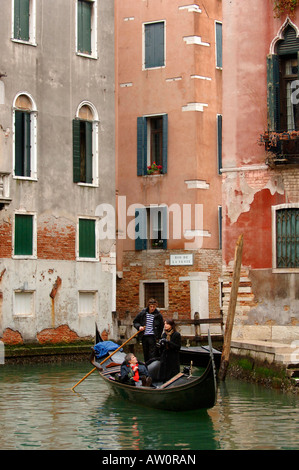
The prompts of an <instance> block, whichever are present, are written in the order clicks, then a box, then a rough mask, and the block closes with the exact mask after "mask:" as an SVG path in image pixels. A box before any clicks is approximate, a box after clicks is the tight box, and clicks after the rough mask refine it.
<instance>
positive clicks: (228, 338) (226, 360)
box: [218, 235, 243, 381]
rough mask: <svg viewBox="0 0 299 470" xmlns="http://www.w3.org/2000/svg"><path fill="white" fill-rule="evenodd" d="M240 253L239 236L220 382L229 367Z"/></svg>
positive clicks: (241, 244)
mask: <svg viewBox="0 0 299 470" xmlns="http://www.w3.org/2000/svg"><path fill="white" fill-rule="evenodd" d="M242 251H243V235H240V236H239V238H238V241H237V244H236V248H235V259H234V272H233V279H232V287H231V293H230V300H229V306H228V313H227V319H226V325H225V331H224V338H223V349H222V355H221V363H220V368H219V373H218V377H219V380H222V381H224V380H225V377H226V373H227V369H228V365H229V356H230V345H231V337H232V331H233V326H234V319H235V312H236V304H237V296H238V289H239V283H240V273H241V265H242Z"/></svg>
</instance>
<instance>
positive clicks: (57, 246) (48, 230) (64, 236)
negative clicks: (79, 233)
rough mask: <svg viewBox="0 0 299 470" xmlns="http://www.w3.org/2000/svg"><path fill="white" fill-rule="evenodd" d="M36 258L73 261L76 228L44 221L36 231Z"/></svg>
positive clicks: (58, 222) (67, 224) (74, 256)
mask: <svg viewBox="0 0 299 470" xmlns="http://www.w3.org/2000/svg"><path fill="white" fill-rule="evenodd" d="M37 257H38V258H40V259H59V260H74V259H75V258H76V228H75V226H74V225H71V224H70V223H67V222H66V223H64V224H63V223H62V222H61V221H57V222H53V221H48V220H46V221H44V222H43V223H42V224H39V225H38V229H37Z"/></svg>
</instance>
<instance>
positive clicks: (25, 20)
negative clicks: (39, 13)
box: [14, 0, 29, 41]
mask: <svg viewBox="0 0 299 470" xmlns="http://www.w3.org/2000/svg"><path fill="white" fill-rule="evenodd" d="M14 39H20V40H22V41H29V0H14Z"/></svg>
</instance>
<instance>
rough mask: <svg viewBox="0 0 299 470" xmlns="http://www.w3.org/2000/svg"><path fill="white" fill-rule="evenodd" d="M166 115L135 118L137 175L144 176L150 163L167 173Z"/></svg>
mask: <svg viewBox="0 0 299 470" xmlns="http://www.w3.org/2000/svg"><path fill="white" fill-rule="evenodd" d="M167 147H168V115H167V114H163V115H160V116H148V117H139V118H137V175H139V176H141V175H146V174H147V167H148V166H149V165H151V164H152V163H154V162H155V163H156V164H157V165H161V166H162V170H161V172H162V173H167Z"/></svg>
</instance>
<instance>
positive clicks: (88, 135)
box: [85, 121, 92, 183]
mask: <svg viewBox="0 0 299 470" xmlns="http://www.w3.org/2000/svg"><path fill="white" fill-rule="evenodd" d="M85 165H86V181H85V182H86V183H92V122H89V121H85Z"/></svg>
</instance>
